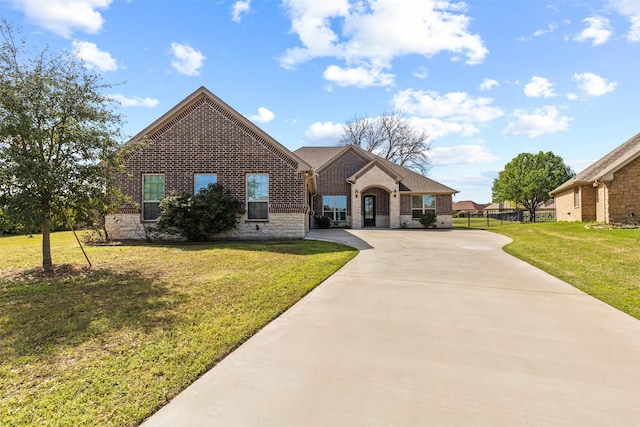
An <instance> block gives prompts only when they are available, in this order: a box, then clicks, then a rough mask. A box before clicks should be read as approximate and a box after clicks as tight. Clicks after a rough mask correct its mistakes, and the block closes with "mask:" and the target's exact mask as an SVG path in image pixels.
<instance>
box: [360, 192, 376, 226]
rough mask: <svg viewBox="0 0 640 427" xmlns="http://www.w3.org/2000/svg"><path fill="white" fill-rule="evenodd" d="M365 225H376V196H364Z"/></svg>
mask: <svg viewBox="0 0 640 427" xmlns="http://www.w3.org/2000/svg"><path fill="white" fill-rule="evenodd" d="M363 203H364V226H365V227H375V226H376V196H364V198H363Z"/></svg>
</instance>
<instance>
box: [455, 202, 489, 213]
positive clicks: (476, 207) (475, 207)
mask: <svg viewBox="0 0 640 427" xmlns="http://www.w3.org/2000/svg"><path fill="white" fill-rule="evenodd" d="M486 206H487V205H484V204H480V203H476V202H474V201H471V200H461V201H459V202H454V203H453V210H454V211H481V210H483V209H484V208H485V207H486Z"/></svg>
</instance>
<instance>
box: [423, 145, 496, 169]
mask: <svg viewBox="0 0 640 427" xmlns="http://www.w3.org/2000/svg"><path fill="white" fill-rule="evenodd" d="M495 160H498V157H497V156H495V155H494V154H493V153H491V152H490V151H489V150H488V149H487V147H485V146H484V145H473V144H472V145H458V146H457V147H432V148H431V164H432V165H434V166H449V165H463V164H470V163H488V162H493V161H495Z"/></svg>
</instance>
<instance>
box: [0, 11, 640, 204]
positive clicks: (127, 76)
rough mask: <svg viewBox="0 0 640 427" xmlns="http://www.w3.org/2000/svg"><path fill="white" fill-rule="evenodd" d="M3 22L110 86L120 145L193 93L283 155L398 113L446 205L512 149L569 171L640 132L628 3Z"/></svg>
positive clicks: (479, 184) (15, 18)
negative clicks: (215, 101) (217, 102)
mask: <svg viewBox="0 0 640 427" xmlns="http://www.w3.org/2000/svg"><path fill="white" fill-rule="evenodd" d="M0 15H2V16H3V17H4V18H6V19H7V20H9V21H10V22H11V23H13V24H14V25H16V26H18V27H21V28H22V33H23V36H24V37H25V38H26V39H27V40H28V42H29V44H32V45H36V46H38V47H44V46H46V45H48V46H50V47H51V48H53V49H56V50H58V49H65V50H68V51H77V52H78V54H79V55H80V56H81V57H82V58H83V59H84V60H85V61H86V62H87V64H88V66H90V67H92V68H93V69H94V70H96V71H98V72H100V73H102V74H103V76H104V80H105V82H107V83H113V84H115V86H114V87H113V88H112V90H111V92H110V93H109V95H111V96H112V98H113V99H115V100H117V101H118V102H119V103H120V109H121V110H120V112H121V113H122V114H123V116H124V117H125V119H126V121H127V123H126V124H125V128H124V130H125V133H126V134H127V135H129V136H133V135H135V134H136V133H138V132H139V131H141V130H142V129H143V128H145V127H146V126H147V125H149V124H150V123H151V122H153V121H154V120H155V119H157V118H158V117H159V116H161V115H162V114H164V113H165V112H166V111H167V110H169V109H170V108H172V107H173V106H174V105H175V104H177V103H178V102H180V101H181V100H182V99H183V98H185V97H186V96H187V95H189V94H190V93H191V92H193V91H194V90H196V89H197V88H198V87H200V86H206V87H207V88H208V89H210V90H211V91H212V92H214V93H215V94H216V95H218V96H219V97H220V98H222V99H223V100H224V101H226V102H227V103H228V104H230V105H231V106H232V107H233V108H235V109H236V110H238V111H239V112H240V113H242V114H243V115H245V116H247V117H248V118H250V119H251V120H253V121H254V122H255V123H256V124H257V125H258V126H260V127H261V128H262V129H264V130H265V131H266V132H267V133H269V134H270V135H271V136H273V137H274V138H275V139H276V140H278V141H279V142H280V143H282V144H283V145H285V146H286V147H288V148H290V149H291V150H295V149H297V148H299V147H301V146H305V145H336V144H337V143H338V141H339V138H340V133H341V131H342V127H341V123H344V122H345V121H346V120H348V119H350V118H352V117H354V115H358V116H363V115H367V116H368V117H371V118H372V117H376V116H377V115H379V114H380V113H382V112H384V111H391V110H402V111H404V112H405V113H406V117H407V118H408V120H410V121H411V122H412V124H413V125H414V126H415V127H419V128H424V129H425V130H427V131H428V132H429V133H430V135H431V136H432V147H433V148H432V150H431V153H430V157H431V163H432V167H431V170H430V172H429V176H430V177H431V178H433V179H435V180H437V181H440V182H442V183H443V184H446V185H448V186H450V187H453V188H455V189H457V190H459V191H460V193H459V194H457V195H456V196H454V200H474V201H476V202H479V203H482V202H489V201H490V200H491V185H492V181H493V178H495V177H496V176H497V174H498V172H499V171H500V170H501V169H502V167H503V166H504V164H505V163H507V162H509V161H510V160H511V159H512V158H513V157H515V156H516V155H518V154H519V153H522V152H537V151H540V150H542V151H553V152H554V153H555V154H557V155H559V156H562V158H563V159H564V160H565V162H566V163H568V164H569V165H570V166H571V167H572V168H573V169H574V170H575V171H576V172H577V171H580V170H581V169H582V168H584V167H586V166H587V165H589V164H590V163H591V162H593V161H595V160H597V159H598V158H600V157H601V156H603V155H604V154H606V153H607V152H609V151H611V150H612V149H613V148H615V147H616V146H618V145H620V144H622V143H623V142H624V141H626V140H627V139H629V138H630V137H632V136H633V135H635V134H636V133H638V132H640V102H639V101H638V100H639V99H640V77H639V76H640V1H639V0H550V1H547V0H468V1H466V2H459V1H448V0H437V1H434V0H359V1H355V0H334V1H331V0H323V1H319V0H283V1H276V0H243V1H231V0H229V1H226V0H180V1H177V0H174V1H170V0H126V1H125V0H47V1H42V0H0Z"/></svg>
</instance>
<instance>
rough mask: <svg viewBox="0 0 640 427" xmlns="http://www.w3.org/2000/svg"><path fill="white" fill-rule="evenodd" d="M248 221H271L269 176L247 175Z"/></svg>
mask: <svg viewBox="0 0 640 427" xmlns="http://www.w3.org/2000/svg"><path fill="white" fill-rule="evenodd" d="M247 219H254V220H267V219H269V174H266V173H250V174H248V175H247Z"/></svg>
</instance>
